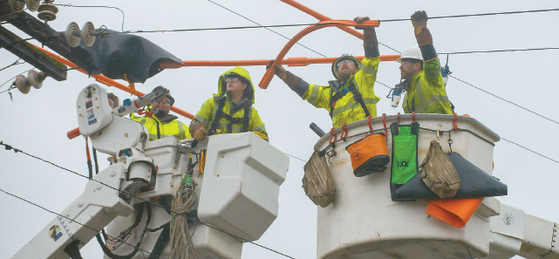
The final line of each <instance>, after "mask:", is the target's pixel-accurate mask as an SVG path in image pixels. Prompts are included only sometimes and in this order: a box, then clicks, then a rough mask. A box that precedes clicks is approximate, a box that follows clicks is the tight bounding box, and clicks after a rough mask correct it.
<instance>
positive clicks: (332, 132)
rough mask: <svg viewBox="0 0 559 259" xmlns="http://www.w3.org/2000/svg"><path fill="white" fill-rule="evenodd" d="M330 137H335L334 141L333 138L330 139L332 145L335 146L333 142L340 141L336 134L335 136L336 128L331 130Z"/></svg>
mask: <svg viewBox="0 0 559 259" xmlns="http://www.w3.org/2000/svg"><path fill="white" fill-rule="evenodd" d="M330 135H332V136H333V137H334V140H332V137H330V141H329V143H330V145H332V144H333V142H336V140H337V139H338V137H336V134H334V128H332V129H330Z"/></svg>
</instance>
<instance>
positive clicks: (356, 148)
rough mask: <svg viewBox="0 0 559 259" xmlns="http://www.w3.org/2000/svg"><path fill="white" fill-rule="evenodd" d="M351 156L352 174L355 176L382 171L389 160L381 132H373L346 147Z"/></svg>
mask: <svg viewBox="0 0 559 259" xmlns="http://www.w3.org/2000/svg"><path fill="white" fill-rule="evenodd" d="M346 150H347V152H348V153H349V155H350V157H351V166H352V167H353V174H354V175H355V176H357V177H361V176H365V175H368V174H370V173H374V172H383V171H385V170H386V165H387V164H388V163H389V162H390V157H389V156H388V149H387V148H386V140H385V138H384V134H383V133H373V134H371V135H369V136H367V137H365V138H364V139H361V140H359V141H356V142H355V143H353V144H351V145H349V146H347V147H346Z"/></svg>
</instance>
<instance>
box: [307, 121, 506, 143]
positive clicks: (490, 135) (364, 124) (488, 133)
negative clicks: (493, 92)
mask: <svg viewBox="0 0 559 259" xmlns="http://www.w3.org/2000/svg"><path fill="white" fill-rule="evenodd" d="M398 117H399V121H400V124H402V125H409V124H411V123H412V122H413V118H412V114H399V115H390V116H388V115H387V116H386V118H385V120H386V127H390V124H391V123H393V122H397V121H398ZM414 117H415V121H418V122H419V124H420V126H421V122H422V121H429V120H430V121H432V122H436V121H441V122H445V123H448V122H450V123H452V121H453V120H454V114H437V113H420V114H415V116H414ZM371 123H372V124H373V125H375V126H376V127H373V129H379V128H384V126H383V122H382V116H379V117H374V118H371ZM456 123H457V124H458V127H459V128H465V127H461V125H464V124H467V125H469V127H468V128H470V129H473V130H475V131H476V133H478V134H479V133H481V134H480V135H481V136H483V137H485V138H486V139H487V140H489V141H493V142H498V141H499V140H500V139H501V138H500V137H499V135H498V134H497V133H495V132H494V131H492V130H490V129H489V128H487V127H486V126H485V125H483V124H482V123H481V122H479V121H478V120H476V119H474V118H472V117H469V116H463V115H457V117H456ZM377 125H378V126H377ZM345 128H346V130H348V131H353V130H356V129H359V128H361V132H366V131H369V125H368V121H367V119H363V120H359V121H355V122H352V123H349V124H347V125H346V126H345ZM449 129H450V128H449ZM445 130H446V129H445ZM341 132H343V130H342V128H341V127H339V128H335V129H334V130H333V133H334V134H336V136H338V137H339V136H340V134H341ZM361 132H357V134H359V133H361ZM354 134H356V133H355V132H354ZM388 135H390V134H388ZM330 137H331V135H330V134H329V133H326V134H324V136H322V138H320V139H319V140H318V141H317V142H316V144H315V145H314V150H317V151H321V150H324V149H325V148H327V147H328V145H329V141H330ZM355 140H358V139H355ZM354 142H355V141H353V139H351V138H350V139H349V141H348V142H347V143H348V145H349V144H351V143H354ZM340 147H341V146H340ZM344 148H345V144H344Z"/></svg>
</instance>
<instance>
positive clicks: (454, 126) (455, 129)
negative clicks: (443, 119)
mask: <svg viewBox="0 0 559 259" xmlns="http://www.w3.org/2000/svg"><path fill="white" fill-rule="evenodd" d="M457 119H458V115H456V113H454V120H452V128H453V129H454V131H457V130H458V124H457V123H456V120H457Z"/></svg>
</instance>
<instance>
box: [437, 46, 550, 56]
mask: <svg viewBox="0 0 559 259" xmlns="http://www.w3.org/2000/svg"><path fill="white" fill-rule="evenodd" d="M542 50H559V48H555V47H550V48H528V49H494V50H466V51H454V52H441V53H439V54H440V55H456V54H479V53H502V52H523V51H542Z"/></svg>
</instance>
